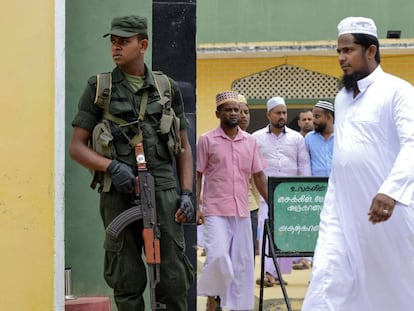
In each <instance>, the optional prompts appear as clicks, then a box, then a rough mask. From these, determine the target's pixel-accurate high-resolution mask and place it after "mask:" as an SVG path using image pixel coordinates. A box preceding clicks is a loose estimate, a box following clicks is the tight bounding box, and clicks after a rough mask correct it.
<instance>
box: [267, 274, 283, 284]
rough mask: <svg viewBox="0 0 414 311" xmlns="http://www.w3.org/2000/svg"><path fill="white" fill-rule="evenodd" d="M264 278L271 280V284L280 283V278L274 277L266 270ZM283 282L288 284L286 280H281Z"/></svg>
mask: <svg viewBox="0 0 414 311" xmlns="http://www.w3.org/2000/svg"><path fill="white" fill-rule="evenodd" d="M266 278H267V279H268V280H269V281H270V282H272V284H276V285H280V280H279V279H278V278H276V277H275V276H274V275H272V274H270V273H269V272H266ZM282 282H283V284H285V285H288V282H286V281H283V280H282Z"/></svg>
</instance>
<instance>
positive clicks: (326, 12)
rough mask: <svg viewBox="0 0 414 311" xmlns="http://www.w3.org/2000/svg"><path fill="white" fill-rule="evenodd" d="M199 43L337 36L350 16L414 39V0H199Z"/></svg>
mask: <svg viewBox="0 0 414 311" xmlns="http://www.w3.org/2000/svg"><path fill="white" fill-rule="evenodd" d="M197 12H198V14H197V43H198V44H202V43H226V42H261V41H313V40H335V39H336V37H337V32H336V26H337V24H338V22H339V21H340V20H341V19H342V18H344V17H346V16H366V17H371V18H373V19H374V20H375V22H376V24H377V27H378V34H379V37H380V38H385V37H386V32H387V30H402V33H401V38H414V19H413V18H412V13H413V12H414V1H412V0H364V1H360V0H348V1H343V0H341V1H340V0H259V1H252V0H198V1H197Z"/></svg>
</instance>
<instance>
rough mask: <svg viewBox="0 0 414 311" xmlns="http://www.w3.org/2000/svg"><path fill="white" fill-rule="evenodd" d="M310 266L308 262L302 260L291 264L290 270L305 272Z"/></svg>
mask: <svg viewBox="0 0 414 311" xmlns="http://www.w3.org/2000/svg"><path fill="white" fill-rule="evenodd" d="M311 266H312V263H311V262H310V261H309V260H307V259H305V258H302V259H300V260H299V261H297V262H294V263H293V264H292V269H293V270H306V269H310V268H311Z"/></svg>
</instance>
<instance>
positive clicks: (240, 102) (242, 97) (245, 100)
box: [237, 94, 247, 105]
mask: <svg viewBox="0 0 414 311" xmlns="http://www.w3.org/2000/svg"><path fill="white" fill-rule="evenodd" d="M237 98H238V99H239V104H246V105H247V99H246V97H244V95H242V94H239V95H237Z"/></svg>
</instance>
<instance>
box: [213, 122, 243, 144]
mask: <svg viewBox="0 0 414 311" xmlns="http://www.w3.org/2000/svg"><path fill="white" fill-rule="evenodd" d="M243 133H244V132H243V130H242V129H241V128H240V127H239V126H237V135H236V137H234V139H233V141H234V140H239V139H243V138H244V134H243ZM215 136H221V137H224V138H226V139H230V137H229V136H228V135H227V134H226V132H225V131H224V130H223V128H222V127H221V126H220V125H219V126H218V127H217V128H216V130H215Z"/></svg>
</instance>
